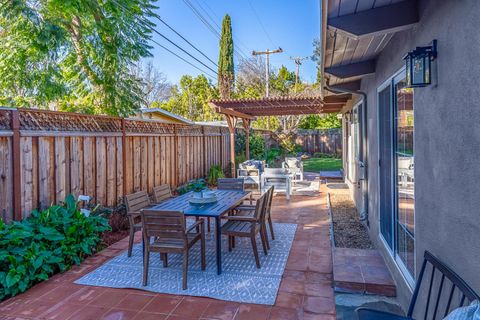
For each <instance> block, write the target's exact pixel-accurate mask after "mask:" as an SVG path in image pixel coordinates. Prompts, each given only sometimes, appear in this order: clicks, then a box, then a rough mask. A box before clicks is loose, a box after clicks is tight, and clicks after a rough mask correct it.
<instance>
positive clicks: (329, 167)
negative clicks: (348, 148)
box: [303, 158, 342, 172]
mask: <svg viewBox="0 0 480 320" xmlns="http://www.w3.org/2000/svg"><path fill="white" fill-rule="evenodd" d="M341 168H342V159H335V158H311V159H307V160H304V161H303V171H305V172H319V171H336V170H340V169H341Z"/></svg>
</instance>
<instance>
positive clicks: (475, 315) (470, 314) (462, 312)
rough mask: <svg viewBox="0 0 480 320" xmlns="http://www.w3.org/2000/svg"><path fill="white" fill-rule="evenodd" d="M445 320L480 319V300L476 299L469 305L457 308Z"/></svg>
mask: <svg viewBox="0 0 480 320" xmlns="http://www.w3.org/2000/svg"><path fill="white" fill-rule="evenodd" d="M443 320H480V302H479V301H478V300H475V301H472V303H470V305H469V306H466V307H461V308H457V309H455V310H453V311H452V312H450V314H449V315H448V316H447V317H446V318H444V319H443Z"/></svg>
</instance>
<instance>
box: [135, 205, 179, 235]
mask: <svg viewBox="0 0 480 320" xmlns="http://www.w3.org/2000/svg"><path fill="white" fill-rule="evenodd" d="M141 213H142V224H143V232H144V235H145V236H146V237H147V238H150V237H158V238H164V239H165V238H168V239H176V240H182V241H184V242H185V243H186V241H187V239H186V234H185V216H184V214H183V212H180V211H160V210H148V209H147V210H142V211H141Z"/></svg>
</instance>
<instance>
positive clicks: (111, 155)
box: [106, 137, 117, 207]
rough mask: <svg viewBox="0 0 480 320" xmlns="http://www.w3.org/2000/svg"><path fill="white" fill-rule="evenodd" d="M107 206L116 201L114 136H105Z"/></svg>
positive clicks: (112, 204)
mask: <svg viewBox="0 0 480 320" xmlns="http://www.w3.org/2000/svg"><path fill="white" fill-rule="evenodd" d="M106 143H107V163H106V165H107V190H106V191H107V200H106V203H107V206H110V207H112V206H114V205H115V204H116V203H117V183H116V173H117V159H116V158H117V152H116V151H117V150H116V149H117V147H116V138H115V137H107V138H106Z"/></svg>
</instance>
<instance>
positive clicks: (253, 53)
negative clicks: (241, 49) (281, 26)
mask: <svg viewBox="0 0 480 320" xmlns="http://www.w3.org/2000/svg"><path fill="white" fill-rule="evenodd" d="M280 52H283V49H282V48H278V49H276V50H268V49H267V50H265V51H252V55H253V56H258V55H261V54H264V55H265V80H266V84H265V97H267V98H268V80H269V71H270V70H269V67H268V56H269V55H271V54H273V53H280Z"/></svg>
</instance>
